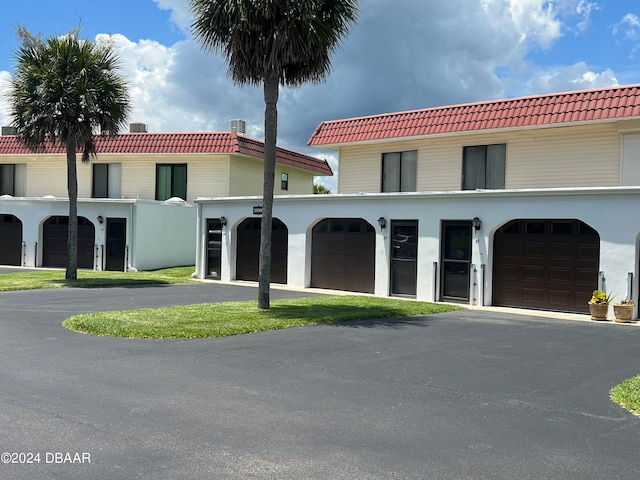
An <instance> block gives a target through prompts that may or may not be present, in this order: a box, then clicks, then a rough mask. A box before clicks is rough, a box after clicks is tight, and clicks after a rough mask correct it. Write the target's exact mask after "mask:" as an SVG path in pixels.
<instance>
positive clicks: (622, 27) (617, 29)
mask: <svg viewBox="0 0 640 480" xmlns="http://www.w3.org/2000/svg"><path fill="white" fill-rule="evenodd" d="M613 34H614V35H618V34H621V35H622V36H623V37H624V38H625V39H627V40H632V41H637V40H640V17H638V16H637V15H635V14H633V13H627V14H626V15H625V16H624V17H622V19H621V20H620V21H619V22H618V23H616V24H615V25H614V26H613Z"/></svg>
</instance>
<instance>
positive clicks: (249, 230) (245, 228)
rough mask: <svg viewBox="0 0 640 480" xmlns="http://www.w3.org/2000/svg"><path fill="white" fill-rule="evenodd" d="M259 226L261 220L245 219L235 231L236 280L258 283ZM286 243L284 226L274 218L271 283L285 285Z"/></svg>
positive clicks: (287, 238) (287, 240) (287, 239)
mask: <svg viewBox="0 0 640 480" xmlns="http://www.w3.org/2000/svg"><path fill="white" fill-rule="evenodd" d="M261 225H262V219H261V218H247V219H246V220H244V221H243V222H242V223H240V225H238V228H237V229H236V234H237V248H236V251H237V255H236V278H237V279H238V280H247V281H253V282H257V281H258V275H259V271H260V235H261V233H260V227H261ZM288 242H289V232H288V230H287V227H286V225H285V224H284V223H282V222H281V221H280V220H279V219H277V218H274V219H273V222H272V230H271V271H270V274H271V275H270V279H271V282H272V283H287V261H288V249H289V245H288Z"/></svg>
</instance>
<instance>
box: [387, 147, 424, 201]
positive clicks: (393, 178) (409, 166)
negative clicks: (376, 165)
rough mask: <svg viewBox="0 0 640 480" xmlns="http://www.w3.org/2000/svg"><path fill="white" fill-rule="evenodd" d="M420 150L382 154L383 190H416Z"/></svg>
mask: <svg viewBox="0 0 640 480" xmlns="http://www.w3.org/2000/svg"><path fill="white" fill-rule="evenodd" d="M417 164H418V151H417V150H409V151H406V152H392V153H383V154H382V191H383V192H415V191H416V168H417Z"/></svg>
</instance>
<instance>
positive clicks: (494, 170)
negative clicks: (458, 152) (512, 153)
mask: <svg viewBox="0 0 640 480" xmlns="http://www.w3.org/2000/svg"><path fill="white" fill-rule="evenodd" d="M506 162H507V145H506V144H505V143H496V144H493V145H476V146H470V147H464V149H463V153H462V189H463V190H477V189H496V190H497V189H504V186H505V169H506Z"/></svg>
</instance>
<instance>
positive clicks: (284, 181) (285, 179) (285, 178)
mask: <svg viewBox="0 0 640 480" xmlns="http://www.w3.org/2000/svg"><path fill="white" fill-rule="evenodd" d="M280 190H289V174H288V173H283V174H281V175H280Z"/></svg>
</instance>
